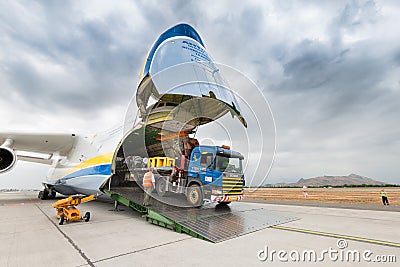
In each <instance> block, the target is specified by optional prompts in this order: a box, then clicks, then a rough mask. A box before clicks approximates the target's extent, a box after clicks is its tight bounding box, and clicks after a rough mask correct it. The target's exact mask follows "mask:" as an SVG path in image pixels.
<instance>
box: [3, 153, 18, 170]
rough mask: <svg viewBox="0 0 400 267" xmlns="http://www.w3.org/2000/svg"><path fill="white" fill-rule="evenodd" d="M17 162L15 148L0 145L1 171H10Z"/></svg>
mask: <svg viewBox="0 0 400 267" xmlns="http://www.w3.org/2000/svg"><path fill="white" fill-rule="evenodd" d="M16 162H17V155H15V152H14V150H12V149H11V148H8V147H0V173H3V172H6V171H9V170H10V169H11V168H12V167H13V166H14V165H15V163H16Z"/></svg>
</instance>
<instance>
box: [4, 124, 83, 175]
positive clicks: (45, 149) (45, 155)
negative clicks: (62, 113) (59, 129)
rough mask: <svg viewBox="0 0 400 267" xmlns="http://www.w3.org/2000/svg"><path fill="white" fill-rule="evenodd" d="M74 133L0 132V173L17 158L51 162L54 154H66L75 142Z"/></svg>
mask: <svg viewBox="0 0 400 267" xmlns="http://www.w3.org/2000/svg"><path fill="white" fill-rule="evenodd" d="M76 139H77V138H76V135H75V134H71V133H69V134H62V133H54V134H48V133H18V132H0V173H1V172H5V171H7V170H9V169H11V167H12V166H13V165H14V164H15V162H16V160H17V155H18V160H24V161H30V162H37V163H44V164H51V163H52V161H51V157H52V156H53V155H54V154H57V155H60V156H67V155H68V153H69V152H70V151H71V149H72V148H73V147H74V144H75V142H76Z"/></svg>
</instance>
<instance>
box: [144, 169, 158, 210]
mask: <svg viewBox="0 0 400 267" xmlns="http://www.w3.org/2000/svg"><path fill="white" fill-rule="evenodd" d="M155 184H156V181H155V179H154V174H153V168H150V170H149V171H148V172H146V173H145V174H144V177H143V190H144V199H143V206H151V203H150V194H151V192H152V191H153V189H154V188H155Z"/></svg>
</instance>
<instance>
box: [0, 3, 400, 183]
mask: <svg viewBox="0 0 400 267" xmlns="http://www.w3.org/2000/svg"><path fill="white" fill-rule="evenodd" d="M115 2H116V3H113V2H112V1H62V2H56V3H53V2H49V1H1V2H0V48H1V49H0V95H1V98H0V131H10V130H12V131H14V130H17V131H21V130H22V131H36V132H37V131H51V132H65V131H67V132H70V131H74V132H75V131H79V132H93V131H100V130H104V129H106V128H109V127H112V126H115V125H117V124H118V123H121V122H122V120H123V116H124V113H125V110H126V106H127V105H128V102H129V99H130V98H131V96H132V95H133V94H134V92H135V88H136V85H137V82H138V74H139V72H140V68H141V65H142V62H143V60H144V57H145V56H146V53H147V51H148V49H149V48H150V46H151V45H152V43H153V42H154V41H155V39H156V38H157V37H158V35H159V34H160V33H161V32H163V31H164V30H165V29H167V28H169V27H170V26H172V25H174V24H176V23H179V22H187V23H189V24H191V25H192V26H194V27H195V28H196V29H197V30H198V32H199V33H200V35H201V36H202V38H203V41H204V42H205V45H206V48H207V50H208V51H209V53H210V54H211V55H212V56H213V58H214V60H215V61H217V62H221V63H224V64H227V65H229V66H232V67H234V68H236V69H238V70H240V71H242V72H243V73H245V74H246V75H247V76H248V77H250V78H251V79H252V80H253V81H254V82H255V83H256V84H257V85H258V87H259V88H260V89H261V90H262V92H263V94H264V95H265V97H266V98H267V99H268V101H269V104H270V105H271V109H272V111H273V114H274V117H275V122H276V127H277V152H276V160H275V163H274V165H273V168H272V171H271V173H270V175H269V178H268V179H269V182H281V181H295V180H298V179H299V178H302V177H303V178H309V177H313V176H319V175H347V174H350V173H357V174H360V175H364V176H368V177H371V178H374V179H377V180H382V181H386V182H391V183H400V175H399V173H400V164H399V162H400V125H399V122H400V121H399V118H400V27H399V26H398V25H400V16H399V14H400V3H399V2H398V1H261V0H260V1H115ZM45 172H46V168H44V167H43V166H39V167H37V166H34V165H32V164H27V163H18V166H17V168H15V169H14V170H13V171H12V172H10V173H7V174H5V175H3V176H2V177H1V179H0V187H8V186H10V185H15V186H16V187H25V188H27V187H36V188H38V187H40V181H41V179H42V178H43V176H44V175H45ZM27 180H29V182H28V181H27Z"/></svg>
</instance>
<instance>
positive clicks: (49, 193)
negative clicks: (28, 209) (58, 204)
mask: <svg viewBox="0 0 400 267" xmlns="http://www.w3.org/2000/svg"><path fill="white" fill-rule="evenodd" d="M38 198H40V199H42V200H45V199H55V198H56V191H54V190H52V189H47V188H45V189H43V190H42V191H39V194H38Z"/></svg>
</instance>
